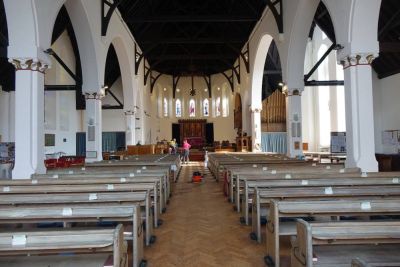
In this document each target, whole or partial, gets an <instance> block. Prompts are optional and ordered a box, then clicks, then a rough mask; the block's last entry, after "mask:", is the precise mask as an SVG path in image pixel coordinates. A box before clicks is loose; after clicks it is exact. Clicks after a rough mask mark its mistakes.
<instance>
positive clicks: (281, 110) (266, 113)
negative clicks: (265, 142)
mask: <svg viewBox="0 0 400 267" xmlns="http://www.w3.org/2000/svg"><path fill="white" fill-rule="evenodd" d="M261 122H262V131H263V132H286V97H285V95H284V94H283V93H282V92H281V91H279V90H275V92H274V93H273V94H272V95H270V96H269V97H268V98H266V99H264V101H263V109H262V114H261Z"/></svg>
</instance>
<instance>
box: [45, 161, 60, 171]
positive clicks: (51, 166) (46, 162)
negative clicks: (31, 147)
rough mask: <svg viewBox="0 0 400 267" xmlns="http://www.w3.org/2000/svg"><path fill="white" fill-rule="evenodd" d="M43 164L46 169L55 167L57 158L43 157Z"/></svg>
mask: <svg viewBox="0 0 400 267" xmlns="http://www.w3.org/2000/svg"><path fill="white" fill-rule="evenodd" d="M44 166H46V168H47V169H54V168H56V167H57V159H45V160H44Z"/></svg>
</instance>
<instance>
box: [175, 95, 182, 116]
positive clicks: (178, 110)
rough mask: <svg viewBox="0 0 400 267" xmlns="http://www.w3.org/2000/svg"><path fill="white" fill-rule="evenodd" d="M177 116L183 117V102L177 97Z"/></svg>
mask: <svg viewBox="0 0 400 267" xmlns="http://www.w3.org/2000/svg"><path fill="white" fill-rule="evenodd" d="M175 116H176V117H182V103H181V100H180V99H177V100H176V102H175Z"/></svg>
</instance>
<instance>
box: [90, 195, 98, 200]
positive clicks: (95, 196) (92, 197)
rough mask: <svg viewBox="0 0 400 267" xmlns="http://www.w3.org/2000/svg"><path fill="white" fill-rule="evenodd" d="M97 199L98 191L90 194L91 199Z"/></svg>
mask: <svg viewBox="0 0 400 267" xmlns="http://www.w3.org/2000/svg"><path fill="white" fill-rule="evenodd" d="M96 199H97V194H96V193H91V194H89V200H96Z"/></svg>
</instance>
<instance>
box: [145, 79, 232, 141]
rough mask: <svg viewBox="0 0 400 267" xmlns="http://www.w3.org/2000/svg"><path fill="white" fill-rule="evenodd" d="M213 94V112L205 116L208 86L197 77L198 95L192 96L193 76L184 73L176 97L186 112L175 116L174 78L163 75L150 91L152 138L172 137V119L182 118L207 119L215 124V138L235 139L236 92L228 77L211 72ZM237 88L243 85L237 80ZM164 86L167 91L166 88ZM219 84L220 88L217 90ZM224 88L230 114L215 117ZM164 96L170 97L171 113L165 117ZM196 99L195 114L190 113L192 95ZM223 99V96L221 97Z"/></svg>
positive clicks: (211, 101) (174, 121)
mask: <svg viewBox="0 0 400 267" xmlns="http://www.w3.org/2000/svg"><path fill="white" fill-rule="evenodd" d="M211 79H212V82H211V86H212V92H211V93H212V98H211V99H210V98H209V103H210V115H209V116H203V114H202V101H203V99H205V98H208V92H205V90H204V89H205V88H207V86H206V84H205V82H204V80H203V78H201V77H194V87H195V89H196V96H195V97H191V96H190V95H189V90H190V89H191V87H192V84H191V83H192V81H191V77H182V78H181V79H180V80H179V83H178V86H177V88H179V90H180V92H177V93H176V96H175V99H178V98H179V99H180V100H181V101H182V107H183V110H182V111H183V113H182V117H181V118H177V117H176V116H175V100H174V99H172V78H171V77H170V76H162V77H160V79H159V80H158V81H157V83H156V86H155V88H154V91H153V94H152V95H151V97H150V99H151V103H152V117H151V120H150V121H151V123H152V124H151V128H152V138H153V141H156V140H163V139H166V140H171V138H172V123H178V120H179V119H206V120H207V122H208V123H213V124H214V140H215V141H222V140H229V141H230V142H235V137H236V130H234V129H233V113H234V104H235V99H234V94H233V93H232V92H231V88H230V86H229V85H228V83H227V81H226V78H225V77H223V76H222V75H213V76H212V78H211ZM235 85H236V88H238V90H237V91H239V92H240V88H239V86H238V85H237V84H235ZM164 88H166V89H167V91H164ZM218 88H220V90H218ZM224 90H225V92H226V94H225V95H226V96H227V99H228V102H229V114H228V116H227V117H222V116H219V117H216V116H215V110H214V106H215V100H216V98H217V96H220V97H222V92H223V91H224ZM164 96H166V97H168V100H169V102H168V103H169V116H168V117H164V116H163V114H162V112H160V110H159V108H160V106H161V105H158V104H157V103H158V101H159V100H161V99H162V98H163V97H164ZM192 98H193V99H194V100H195V101H196V117H189V110H188V103H189V100H190V99H192ZM221 99H222V98H221Z"/></svg>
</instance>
